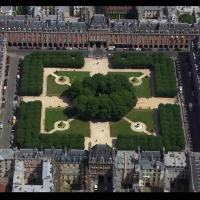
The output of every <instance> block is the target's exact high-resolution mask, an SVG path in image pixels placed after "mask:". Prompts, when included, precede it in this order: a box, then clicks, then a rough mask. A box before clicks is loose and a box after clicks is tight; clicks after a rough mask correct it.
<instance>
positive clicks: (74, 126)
mask: <svg viewBox="0 0 200 200" xmlns="http://www.w3.org/2000/svg"><path fill="white" fill-rule="evenodd" d="M64 110H65V108H46V111H45V129H46V130H48V131H50V130H52V129H53V128H54V123H55V122H56V121H59V120H68V119H69V118H68V117H67V115H66V114H65V112H64ZM59 133H66V134H80V135H83V136H85V137H89V136H90V127H89V122H85V121H81V120H78V119H75V120H73V121H71V122H70V128H69V129H68V130H65V131H56V132H54V133H53V134H59Z"/></svg>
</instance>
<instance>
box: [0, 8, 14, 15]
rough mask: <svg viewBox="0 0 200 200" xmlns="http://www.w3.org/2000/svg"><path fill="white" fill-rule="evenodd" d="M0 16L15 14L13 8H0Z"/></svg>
mask: <svg viewBox="0 0 200 200" xmlns="http://www.w3.org/2000/svg"><path fill="white" fill-rule="evenodd" d="M0 14H2V15H12V14H13V6H0Z"/></svg>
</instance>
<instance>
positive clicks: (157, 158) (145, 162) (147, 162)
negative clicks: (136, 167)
mask: <svg viewBox="0 0 200 200" xmlns="http://www.w3.org/2000/svg"><path fill="white" fill-rule="evenodd" d="M140 165H141V169H155V168H156V167H157V166H158V167H159V168H160V169H161V170H162V169H164V164H163V157H162V154H161V153H160V151H143V152H141V159H140Z"/></svg>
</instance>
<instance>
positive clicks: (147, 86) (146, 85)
mask: <svg viewBox="0 0 200 200" xmlns="http://www.w3.org/2000/svg"><path fill="white" fill-rule="evenodd" d="M134 87H135V90H136V96H137V97H147V98H148V97H151V83H150V78H149V77H145V78H143V79H142V84H141V85H138V86H134Z"/></svg>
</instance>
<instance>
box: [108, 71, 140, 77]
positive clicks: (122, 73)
mask: <svg viewBox="0 0 200 200" xmlns="http://www.w3.org/2000/svg"><path fill="white" fill-rule="evenodd" d="M108 74H120V75H124V76H126V77H127V78H130V77H131V76H133V77H139V76H141V75H142V74H143V73H142V72H108Z"/></svg>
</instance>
